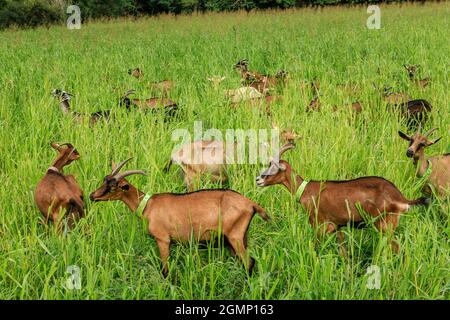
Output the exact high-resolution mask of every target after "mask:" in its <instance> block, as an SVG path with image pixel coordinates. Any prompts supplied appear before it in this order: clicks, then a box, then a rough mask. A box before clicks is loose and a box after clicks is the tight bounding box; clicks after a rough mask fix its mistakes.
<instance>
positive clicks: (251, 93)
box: [225, 87, 281, 114]
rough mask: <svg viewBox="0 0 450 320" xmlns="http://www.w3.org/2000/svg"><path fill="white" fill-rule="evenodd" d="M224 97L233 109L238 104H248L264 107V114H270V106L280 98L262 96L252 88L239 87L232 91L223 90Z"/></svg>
mask: <svg viewBox="0 0 450 320" xmlns="http://www.w3.org/2000/svg"><path fill="white" fill-rule="evenodd" d="M225 97H226V98H227V99H229V100H230V101H231V104H232V106H233V108H237V106H238V105H240V104H250V105H251V106H253V107H260V106H262V105H265V112H266V114H270V106H271V104H272V103H274V102H275V101H278V100H281V96H270V95H263V94H262V93H261V92H259V91H258V90H257V89H255V88H253V87H240V88H238V89H234V90H225Z"/></svg>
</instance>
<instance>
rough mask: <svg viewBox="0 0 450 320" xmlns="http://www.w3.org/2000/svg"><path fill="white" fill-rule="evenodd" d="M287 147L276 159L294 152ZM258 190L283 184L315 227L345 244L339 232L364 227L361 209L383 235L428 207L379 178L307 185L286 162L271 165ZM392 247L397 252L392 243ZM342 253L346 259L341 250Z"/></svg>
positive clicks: (259, 181) (290, 146)
mask: <svg viewBox="0 0 450 320" xmlns="http://www.w3.org/2000/svg"><path fill="white" fill-rule="evenodd" d="M294 146H295V145H294V144H291V143H288V144H285V145H284V146H283V147H281V149H280V151H279V153H278V156H277V159H281V156H282V155H283V153H284V152H286V151H287V150H290V149H292V148H294ZM256 184H257V185H258V186H259V187H264V186H270V185H276V184H282V185H284V186H285V187H286V188H287V189H288V190H289V192H290V193H291V194H292V195H293V196H296V198H297V199H296V200H298V201H299V202H300V203H301V204H302V206H303V207H304V209H305V210H306V211H307V213H308V214H309V221H310V223H311V225H313V226H320V227H321V229H320V230H321V231H324V232H325V233H327V234H332V233H334V232H338V233H337V236H338V240H339V241H340V242H342V241H343V240H344V239H343V234H342V233H341V232H340V231H339V229H340V228H341V227H343V226H346V225H347V224H349V223H351V224H356V225H358V224H362V223H363V222H364V221H363V216H361V212H360V211H359V210H358V207H361V208H362V209H363V210H364V211H365V212H367V213H368V214H369V215H370V216H371V217H372V218H376V219H377V220H376V221H375V226H376V227H377V228H378V229H380V230H381V231H392V232H393V231H394V230H395V229H396V228H397V225H398V223H399V219H400V215H401V214H402V213H404V212H406V211H407V210H408V209H409V208H410V207H411V206H415V205H425V204H426V203H427V200H426V199H425V198H422V199H419V200H408V199H406V198H405V197H404V196H403V195H402V193H401V192H400V191H399V190H398V189H397V187H396V186H395V185H394V184H392V183H391V182H389V181H387V180H385V179H383V178H380V177H362V178H358V179H354V180H348V181H306V180H304V179H303V178H302V177H301V176H299V175H298V174H296V173H295V172H294V171H293V170H292V168H291V165H290V164H289V163H288V162H287V161H284V160H279V161H271V163H270V165H269V168H267V169H266V170H265V171H264V172H262V173H261V175H260V176H259V177H257V178H256ZM392 247H393V249H394V250H396V251H397V250H398V245H397V244H396V243H395V242H394V241H393V242H392ZM340 253H341V254H342V255H344V256H345V249H344V248H343V247H342V246H341V250H340Z"/></svg>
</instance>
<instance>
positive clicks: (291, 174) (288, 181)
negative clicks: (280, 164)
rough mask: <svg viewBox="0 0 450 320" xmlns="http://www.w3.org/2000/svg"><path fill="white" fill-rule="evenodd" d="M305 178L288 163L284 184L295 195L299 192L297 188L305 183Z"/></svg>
mask: <svg viewBox="0 0 450 320" xmlns="http://www.w3.org/2000/svg"><path fill="white" fill-rule="evenodd" d="M303 180H304V179H303V178H302V177H301V176H300V175H298V174H297V173H296V172H295V171H294V170H292V167H291V166H290V165H288V166H287V167H286V175H285V179H284V180H283V182H282V184H283V185H284V186H285V187H286V188H287V190H288V191H289V192H290V193H291V194H292V195H293V196H294V195H295V194H296V192H297V189H298V188H299V187H300V185H301V184H302V183H303Z"/></svg>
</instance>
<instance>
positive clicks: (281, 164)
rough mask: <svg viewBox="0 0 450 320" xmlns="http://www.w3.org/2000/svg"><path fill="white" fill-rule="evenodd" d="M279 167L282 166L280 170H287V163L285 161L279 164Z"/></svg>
mask: <svg viewBox="0 0 450 320" xmlns="http://www.w3.org/2000/svg"><path fill="white" fill-rule="evenodd" d="M278 168H280V170H281V171H286V168H287V167H286V164H285V163H280V164H279V165H278Z"/></svg>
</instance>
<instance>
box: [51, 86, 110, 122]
mask: <svg viewBox="0 0 450 320" xmlns="http://www.w3.org/2000/svg"><path fill="white" fill-rule="evenodd" d="M52 95H53V96H54V97H55V98H58V99H59V106H60V109H61V111H62V112H63V113H64V114H65V115H71V116H72V117H73V119H74V121H75V122H77V123H83V121H84V120H85V119H89V125H90V126H92V125H94V124H96V123H98V122H99V121H101V120H105V121H109V120H110V116H111V111H110V110H104V111H96V112H93V113H91V114H90V115H85V114H82V113H79V112H75V111H72V110H71V109H70V100H71V99H72V96H73V95H72V94H70V93H68V92H65V91H63V90H61V89H53V91H52Z"/></svg>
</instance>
